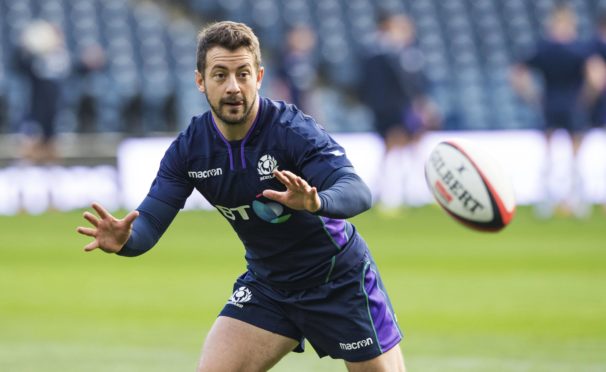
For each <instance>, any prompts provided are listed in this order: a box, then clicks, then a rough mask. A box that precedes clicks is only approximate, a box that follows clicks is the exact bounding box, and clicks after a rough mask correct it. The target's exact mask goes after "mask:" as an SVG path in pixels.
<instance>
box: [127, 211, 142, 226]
mask: <svg viewBox="0 0 606 372" xmlns="http://www.w3.org/2000/svg"><path fill="white" fill-rule="evenodd" d="M137 217H139V211H132V212H130V213H129V214H127V215H126V217H124V222H125V223H126V224H128V225H129V226H130V225H132V223H133V221H135V220H136V219H137Z"/></svg>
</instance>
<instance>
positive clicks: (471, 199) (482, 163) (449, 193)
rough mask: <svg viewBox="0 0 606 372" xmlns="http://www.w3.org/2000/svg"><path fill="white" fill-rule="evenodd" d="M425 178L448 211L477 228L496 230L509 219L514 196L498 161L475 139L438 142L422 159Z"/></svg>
mask: <svg viewBox="0 0 606 372" xmlns="http://www.w3.org/2000/svg"><path fill="white" fill-rule="evenodd" d="M425 180H426V181H427V185H428V186H429V189H430V190H431V192H432V194H433V196H434V198H435V199H436V201H437V202H438V204H440V206H442V208H444V210H445V211H446V212H448V214H450V215H451V216H452V217H454V218H455V219H456V220H457V221H459V222H461V223H463V224H464V225H466V226H468V227H470V228H473V229H476V230H481V231H499V230H501V229H502V228H504V227H505V226H507V225H508V224H509V222H511V219H512V218H513V215H514V212H515V207H516V205H515V197H514V192H513V187H512V185H511V182H510V180H509V178H508V177H507V176H506V175H505V173H503V171H502V169H501V168H500V167H499V164H498V163H497V162H496V161H495V160H494V159H493V158H492V157H491V156H490V154H489V153H488V152H487V151H484V149H482V148H481V147H480V146H478V145H477V144H476V143H474V142H472V141H468V140H462V139H452V140H447V141H443V142H440V143H438V144H437V145H436V146H435V147H434V149H433V150H432V151H431V154H430V155H429V158H428V159H427V161H426V163H425Z"/></svg>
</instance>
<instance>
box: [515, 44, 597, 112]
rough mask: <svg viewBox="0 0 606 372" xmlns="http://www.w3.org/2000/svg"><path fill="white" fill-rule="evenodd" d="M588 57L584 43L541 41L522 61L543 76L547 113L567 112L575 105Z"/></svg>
mask: <svg viewBox="0 0 606 372" xmlns="http://www.w3.org/2000/svg"><path fill="white" fill-rule="evenodd" d="M589 56H590V49H589V47H588V46H587V45H585V44H584V43H581V42H576V41H575V42H569V43H560V42H555V41H551V40H543V41H541V42H540V43H539V45H538V46H537V49H536V50H535V51H534V53H532V54H531V55H530V56H528V57H527V58H526V59H525V60H524V61H523V62H524V63H525V64H527V65H528V66H530V67H532V68H535V69H537V70H538V71H540V72H541V74H542V75H543V78H544V83H545V93H544V94H545V106H546V107H545V109H546V110H547V111H562V110H564V111H567V110H570V107H571V106H572V105H575V104H578V100H579V95H580V93H581V89H582V87H583V84H584V81H585V63H586V61H587V59H588V58H589Z"/></svg>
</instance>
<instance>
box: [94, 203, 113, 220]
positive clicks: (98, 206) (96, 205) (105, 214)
mask: <svg viewBox="0 0 606 372" xmlns="http://www.w3.org/2000/svg"><path fill="white" fill-rule="evenodd" d="M92 207H93V209H94V210H96V211H97V214H98V215H99V217H101V219H106V218H108V217H109V218H111V217H112V215H111V214H110V213H109V212H108V211H107V210H106V209H105V208H103V206H101V204H99V203H93V205H92Z"/></svg>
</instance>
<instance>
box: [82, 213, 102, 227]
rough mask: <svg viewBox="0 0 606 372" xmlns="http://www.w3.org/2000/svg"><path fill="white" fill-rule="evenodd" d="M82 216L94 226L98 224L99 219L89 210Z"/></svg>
mask: <svg viewBox="0 0 606 372" xmlns="http://www.w3.org/2000/svg"><path fill="white" fill-rule="evenodd" d="M83 217H84V219H85V220H87V221H88V222H90V223H91V224H92V225H93V226H95V227H98V226H99V219H98V218H97V217H96V216H95V215H94V214H92V213H90V212H84V214H83Z"/></svg>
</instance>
